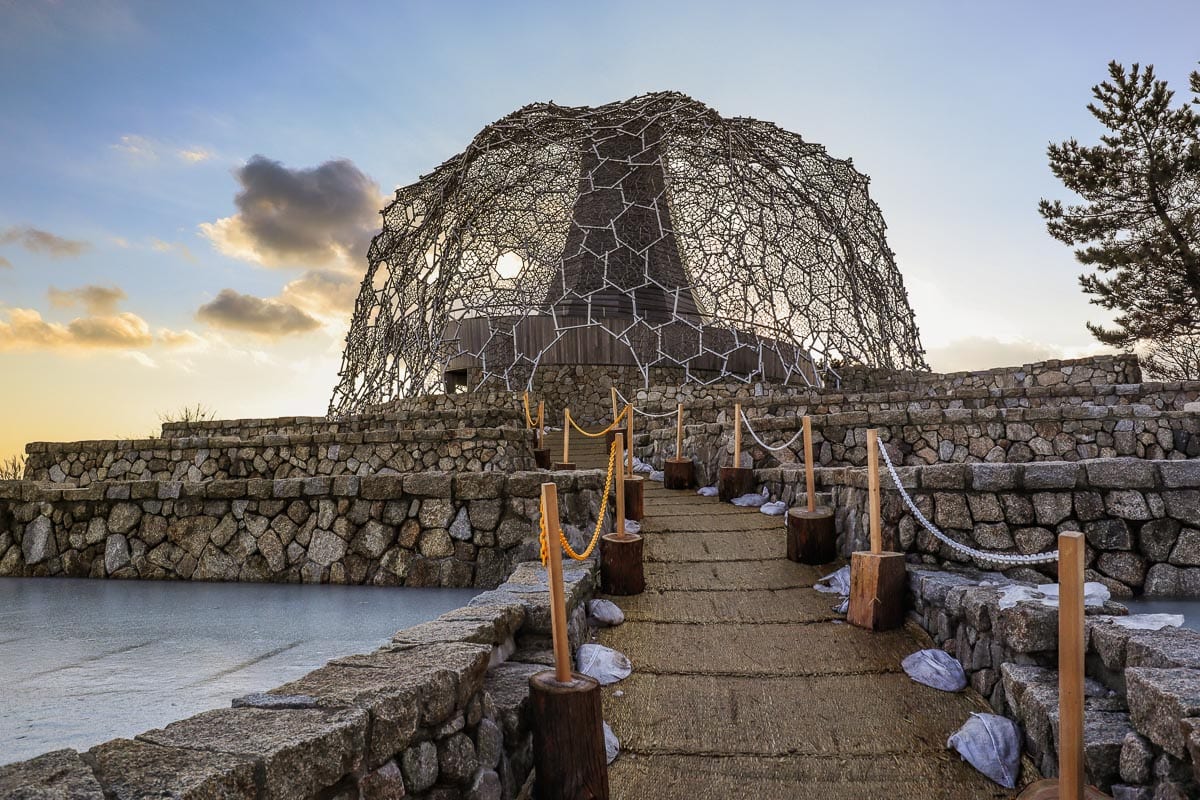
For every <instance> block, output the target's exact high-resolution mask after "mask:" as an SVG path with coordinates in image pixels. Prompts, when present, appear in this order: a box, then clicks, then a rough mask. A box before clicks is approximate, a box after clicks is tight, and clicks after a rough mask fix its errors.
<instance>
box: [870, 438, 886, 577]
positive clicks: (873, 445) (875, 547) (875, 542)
mask: <svg viewBox="0 0 1200 800" xmlns="http://www.w3.org/2000/svg"><path fill="white" fill-rule="evenodd" d="M867 492H868V495H869V498H868V499H869V500H870V503H871V511H870V514H871V552H872V553H875V554H877V555H878V554H879V553H882V552H883V525H882V520H881V519H880V518H879V517H880V508H881V503H880V499H879V431H877V430H876V429H875V428H868V429H867Z"/></svg>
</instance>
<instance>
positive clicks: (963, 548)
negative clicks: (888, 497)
mask: <svg viewBox="0 0 1200 800" xmlns="http://www.w3.org/2000/svg"><path fill="white" fill-rule="evenodd" d="M876 442H877V444H878V445H879V452H880V454H882V455H883V463H884V464H886V465H887V468H888V472H889V473H891V476H892V481H893V483H895V484H896V489H897V490H898V491H899V492H900V496H901V497H902V498H904V503H905V505H907V506H908V510H909V512H911V513H912V515H913V517H914V518H915V519H916V520H917V522H919V523H921V525H923V526H924V527H925V530H927V531H929V532H930V533H932V534H933V535H934V536H935V537H937V539H938V541H940V542H943V543H945V544H947V545H949V547H950V549H952V550H957V551H958V552H960V553H962V554H963V555H967V556H970V557H971V558H975V559H978V560H979V561H984V562H990V563H993V564H1046V563H1049V562H1051V561H1058V551H1057V550H1051V551H1049V552H1046V553H1031V554H1029V555H1019V554H1015V555H1014V554H1002V553H988V552H986V551H983V550H976V549H975V548H974V547H968V546H967V545H965V544H963V543H962V542H956V541H955V540H953V539H951V538H950V537H949V536H947V535H946V534H944V533H942V532H941V531H940V530H938V529H937V526H936V525H934V524H933V523H932V522H930V521H929V520H928V519H926V518H925V515H924V514H922V513H921V510H920V509H919V508H917V504H916V503H914V502H913V500H912V498H911V497H909V496H908V492H906V491H904V487H903V486H901V485H900V476H899V475H897V474H896V468H895V467H894V466H892V459H891V458H890V457H889V456H888V452H887V448H886V447H884V446H883V440H882V439H878V440H876Z"/></svg>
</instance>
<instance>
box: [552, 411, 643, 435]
mask: <svg viewBox="0 0 1200 800" xmlns="http://www.w3.org/2000/svg"><path fill="white" fill-rule="evenodd" d="M631 408H633V406H628V405H627V406H625V410H624V411H622V412H621V413H620V414H617V418H616V419H614V420H613V421H612V422H610V423H609V424H608V427H607V428H605V429H604V430H602V431H597V432H596V433H589V432H588V431H585V430H584V429H583V428H581V427H579V423H577V422H576V421H575V418H574V417H572V416H570V412H568V414H567V419H568V420H569V421H570V423H571V427H572V428H574V429H575V430H577V431H578V432H579V433H581V434H583V435H584V436H587V437H590V438H592V439H599V438H600V437H601V436H604V435H605V434H606V433H608V432H609V431H611V430H615V429H616V428H617V426H618V425H620V424H621V420H623V419H625V415H626V414H628V413H629V410H630V409H631Z"/></svg>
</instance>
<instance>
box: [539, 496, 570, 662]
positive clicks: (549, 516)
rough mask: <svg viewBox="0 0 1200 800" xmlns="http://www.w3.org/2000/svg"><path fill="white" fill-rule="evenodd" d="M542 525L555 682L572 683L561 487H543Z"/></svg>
mask: <svg viewBox="0 0 1200 800" xmlns="http://www.w3.org/2000/svg"><path fill="white" fill-rule="evenodd" d="M542 513H543V514H544V518H543V520H542V525H543V526H544V527H545V529H546V539H547V541H546V551H547V554H548V557H547V559H546V560H547V562H548V564H547V569H548V570H549V572H550V633H551V636H552V637H553V640H554V678H555V679H556V680H557V681H558V682H559V683H569V682H570V681H571V650H570V645H569V644H568V642H567V600H566V593H565V592H564V591H563V568H562V545H561V544H559V541H558V535H559V521H558V487H556V486H555V485H554V484H553V483H543V484H542Z"/></svg>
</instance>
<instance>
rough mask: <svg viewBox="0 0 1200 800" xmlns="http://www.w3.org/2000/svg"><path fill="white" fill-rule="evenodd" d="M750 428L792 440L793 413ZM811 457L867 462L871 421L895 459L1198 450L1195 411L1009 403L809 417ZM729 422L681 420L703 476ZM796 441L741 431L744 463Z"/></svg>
mask: <svg viewBox="0 0 1200 800" xmlns="http://www.w3.org/2000/svg"><path fill="white" fill-rule="evenodd" d="M747 415H748V416H750V422H751V425H752V427H753V429H754V431H755V432H756V433H757V434H758V435H759V438H761V439H762V440H763V441H764V442H766V443H767V444H768V445H771V446H772V447H777V446H780V445H783V444H784V443H786V442H788V441H789V440H792V439H793V437H794V436H795V434H796V431H797V430H799V428H800V426H801V419H800V417H798V416H790V417H789V416H775V417H756V416H754V415H753V414H752V412H750V411H747ZM811 422H812V430H813V450H814V456H815V460H816V462H817V463H818V464H820V465H822V466H862V465H863V464H865V463H866V454H867V450H866V440H867V430H868V429H869V428H876V429H878V430H879V436H880V438H881V439H882V440H883V441H884V442H885V443H886V444H887V445H888V446H889V452H890V453H891V456H892V460H893V462H895V463H896V464H897V465H899V464H906V465H919V464H935V463H950V464H954V463H978V462H988V463H1028V462H1036V461H1076V460H1082V459H1091V458H1116V457H1126V456H1128V457H1136V458H1142V459H1185V458H1195V457H1200V413H1196V412H1191V411H1165V412H1159V411H1155V410H1154V409H1151V408H1150V407H1148V406H1144V405H1140V404H1138V405H1120V406H1064V407H1045V408H1008V409H1003V408H1002V409H994V408H993V409H987V408H980V409H971V408H958V409H922V410H911V411H902V410H894V411H856V412H848V413H841V414H825V415H814V416H812V417H811ZM732 445H733V425H732V424H731V423H727V422H723V423H710V424H704V425H687V426H685V431H684V443H683V454H684V456H685V457H691V458H692V459H693V461H694V462H696V464H697V472H698V475H699V476H700V480H701V481H702V482H709V481H711V480H715V477H716V474H717V468H718V467H719V466H724V465H728V464H729V463H730V459H731V458H732ZM635 447H636V448H637V450H636V451H635V452H636V453H637V455H638V456H639V457H640V458H642V459H643V460H646V461H649V462H651V463H653V464H654V465H655V466H657V467H660V468H661V466H662V461H663V459H664V458H667V457H670V456H674V455H675V431H674V430H673V429H672V428H665V427H660V428H658V429H655V430H650V431H648V432H645V433H643V434H642V435H641V436H640V437H638V438H635ZM802 448H803V443H802V442H800V441H799V440H798V439H797V440H795V444H794V445H793V446H792V448H791V449H790V450H785V451H780V452H775V451H768V450H767V449H765V448H763V447H761V446H758V445H757V443H756V442H755V441H754V440H753V438H752V437H751V436H750V433H749V432H748V431H746V430H745V429H743V436H742V450H743V459H744V462H743V466H754V467H755V468H766V467H771V466H775V465H777V464H780V463H794V462H795V461H797V460H798V456H797V453H801V452H802Z"/></svg>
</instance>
